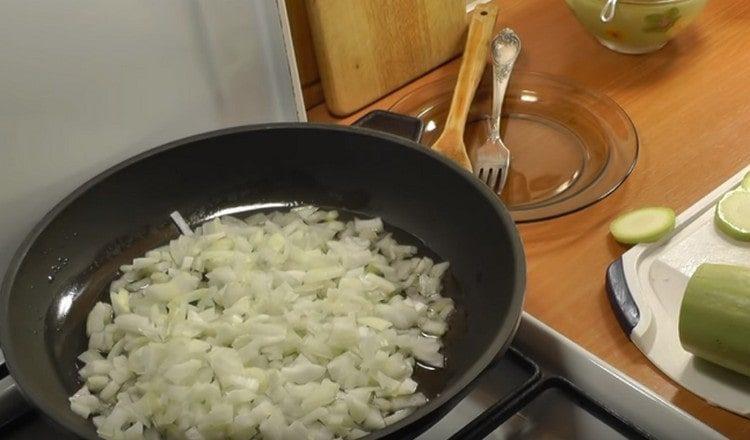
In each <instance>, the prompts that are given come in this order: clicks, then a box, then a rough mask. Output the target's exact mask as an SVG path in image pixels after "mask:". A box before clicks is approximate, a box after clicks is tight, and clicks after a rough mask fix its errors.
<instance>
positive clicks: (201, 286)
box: [70, 206, 454, 440]
mask: <svg viewBox="0 0 750 440" xmlns="http://www.w3.org/2000/svg"><path fill="white" fill-rule="evenodd" d="M172 217H173V218H174V219H175V221H176V222H177V224H178V225H179V226H180V227H181V229H182V231H183V233H184V234H185V235H181V236H179V237H178V238H177V239H175V240H172V241H171V242H170V243H169V244H168V245H166V246H163V247H160V248H158V249H154V250H152V251H149V252H147V253H146V254H145V255H144V256H142V257H139V258H135V259H134V260H133V262H132V263H131V264H126V265H123V266H121V270H122V272H123V274H122V276H121V277H120V278H119V279H117V280H115V281H114V282H113V283H112V284H111V286H110V292H109V298H110V303H109V304H107V303H102V302H100V303H97V304H96V305H95V306H94V308H93V309H92V310H91V312H90V313H89V316H88V319H87V321H86V334H87V335H88V336H89V347H88V350H87V351H85V352H83V353H82V354H81V355H80V356H79V357H78V359H79V360H80V361H81V362H83V364H84V365H83V367H82V368H81V369H80V370H79V375H80V377H81V379H82V380H83V386H82V387H81V388H80V390H79V391H77V392H76V393H75V394H74V395H73V396H72V397H71V398H70V407H71V409H72V410H73V411H74V412H75V413H76V414H78V415H80V416H81V417H84V418H88V417H92V421H93V423H94V424H95V425H96V427H97V433H98V434H99V435H100V436H101V437H103V438H105V439H124V440H131V439H141V438H145V439H159V438H185V439H191V440H202V439H222V438H232V439H252V438H268V439H321V440H322V439H333V438H345V439H354V438H360V437H362V436H365V435H367V434H368V433H369V432H372V431H374V430H378V429H381V428H383V427H385V426H386V425H388V424H391V423H395V422H396V421H398V420H401V419H402V418H404V417H406V416H407V415H409V414H410V413H411V412H412V411H413V410H414V409H415V408H417V407H419V406H422V405H424V404H425V403H426V402H427V398H426V397H425V395H424V394H422V393H421V392H418V391H417V389H418V384H417V382H416V381H414V379H413V378H412V375H413V373H414V368H415V364H416V361H419V362H422V363H424V364H429V365H432V366H434V367H442V366H443V365H444V362H445V360H444V358H443V355H442V354H441V353H440V350H441V348H442V342H441V340H440V336H441V335H443V334H445V332H446V331H447V330H448V322H447V320H448V317H449V315H450V313H451V311H452V310H453V308H454V306H453V301H452V300H451V299H450V298H447V297H442V296H440V289H441V284H442V277H443V275H444V274H445V272H446V271H447V269H448V263H447V262H441V263H437V264H435V263H434V262H433V261H432V260H431V259H430V258H427V257H420V256H416V255H415V254H416V252H417V249H416V248H415V247H413V246H409V245H404V244H400V243H398V242H397V241H396V240H395V239H394V238H393V237H392V236H391V235H390V234H387V233H385V232H384V226H383V222H382V221H381V220H380V219H378V218H375V219H355V220H353V221H351V222H348V223H344V222H341V221H339V220H338V213H336V212H335V211H322V210H319V209H317V208H315V207H312V206H303V207H298V208H295V209H293V210H291V211H290V212H286V213H281V212H274V213H262V214H255V215H253V216H251V217H249V218H248V219H246V220H245V221H243V220H240V219H236V218H233V217H222V218H216V219H213V220H211V221H209V222H207V223H205V224H203V225H202V226H200V227H198V228H196V230H195V231H191V230H190V229H189V227H188V226H187V223H185V222H184V220H183V219H182V217H181V216H179V214H178V213H176V214H175V215H173V216H172Z"/></svg>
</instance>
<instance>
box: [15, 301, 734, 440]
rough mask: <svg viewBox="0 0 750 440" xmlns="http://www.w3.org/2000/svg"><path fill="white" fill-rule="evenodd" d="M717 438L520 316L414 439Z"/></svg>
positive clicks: (37, 427)
mask: <svg viewBox="0 0 750 440" xmlns="http://www.w3.org/2000/svg"><path fill="white" fill-rule="evenodd" d="M2 373H3V374H7V372H2ZM52 437H54V438H56V439H61V440H62V439H73V438H75V437H73V436H71V435H70V434H67V433H65V432H62V431H61V430H59V429H58V428H56V427H55V426H53V425H52V424H51V423H50V422H48V421H47V420H45V419H44V418H43V416H41V415H40V414H39V413H37V412H31V413H28V414H26V415H25V416H23V417H22V418H20V419H18V420H16V421H15V422H13V423H12V424H11V425H8V426H6V427H5V428H3V429H0V438H3V439H43V438H52ZM720 438H724V437H722V436H721V435H720V434H719V433H717V432H716V431H713V430H712V429H711V428H709V427H708V426H706V425H704V424H703V423H701V422H700V421H698V420H696V419H695V418H693V417H692V416H690V415H688V414H687V413H685V412H683V411H682V410H680V409H678V408H677V407H675V406H673V405H672V404H671V403H669V402H667V401H665V400H663V399H662V398H660V397H659V396H657V395H655V394H653V393H652V392H650V391H648V390H647V389H645V388H644V387H643V386H641V385H640V384H638V383H636V382H634V381H633V380H632V379H630V378H628V377H626V376H624V375H622V374H621V373H619V372H618V371H616V370H614V369H613V368H612V367H611V366H610V365H608V364H606V363H604V362H602V361H601V360H600V359H598V358H596V357H594V356H593V355H591V354H590V353H588V352H586V351H585V350H583V349H582V348H581V347H579V346H577V345H576V344H574V343H572V342H571V341H570V340H568V339H566V338H564V337H563V336H562V335H560V334H558V333H556V332H555V331H554V330H552V329H551V328H549V327H547V326H546V325H544V324H543V323H541V322H540V321H538V320H537V319H535V318H533V317H532V316H530V315H527V314H524V317H523V319H522V320H521V325H520V327H519V330H518V334H517V336H516V338H515V339H514V341H513V344H512V346H511V348H510V349H509V350H508V351H507V352H506V353H505V355H504V356H502V357H499V358H497V359H496V360H495V361H494V362H493V363H492V364H491V366H490V367H489V368H488V369H487V370H486V371H485V372H484V373H483V374H482V376H481V378H480V379H479V381H478V384H477V386H476V387H475V388H474V389H473V390H472V391H471V392H470V393H469V394H468V395H467V397H466V398H464V399H463V400H462V401H461V402H460V403H459V404H458V405H457V406H456V407H455V408H454V409H453V410H452V411H450V412H449V413H448V414H447V415H446V416H445V417H444V418H443V419H442V420H440V421H439V422H438V423H437V424H435V425H434V426H433V427H431V428H430V429H429V430H427V431H426V432H425V433H423V434H422V435H420V436H419V437H418V440H445V439H450V440H464V439H488V440H500V439H577V440H586V439H592V440H593V439H596V440H599V439H681V440H682V439H720Z"/></svg>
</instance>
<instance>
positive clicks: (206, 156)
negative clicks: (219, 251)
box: [0, 112, 525, 439]
mask: <svg viewBox="0 0 750 440" xmlns="http://www.w3.org/2000/svg"><path fill="white" fill-rule="evenodd" d="M416 123H419V121H418V120H417V121H416ZM362 125H366V126H367V125H369V126H376V125H379V126H381V128H382V127H386V128H387V129H389V130H390V131H400V132H401V134H409V135H411V137H412V138H418V133H419V132H420V131H421V125H415V120H413V119H412V118H406V117H400V116H397V115H393V114H387V113H385V112H378V113H375V114H371V115H368V116H367V117H365V118H364V119H363V123H362ZM291 202H295V203H298V202H301V203H309V204H315V205H318V206H321V207H329V208H336V209H339V210H341V211H344V212H345V213H346V212H348V213H354V214H359V215H364V216H380V217H382V218H383V219H384V221H385V222H386V223H387V224H389V225H391V226H392V227H395V228H397V229H400V230H403V231H406V232H408V234H410V236H411V237H412V239H413V240H419V241H420V242H421V246H422V247H423V250H424V251H425V252H434V253H435V254H436V255H437V256H439V257H441V258H442V259H446V260H448V261H450V262H451V265H452V273H453V277H454V278H455V279H454V281H455V283H453V284H454V287H453V288H451V291H449V292H448V293H449V294H450V295H452V296H453V297H454V300H455V302H456V304H457V313H456V316H455V317H454V318H453V322H452V323H451V325H452V326H451V329H450V331H449V333H448V335H447V336H446V338H447V343H446V347H445V349H444V351H445V354H446V357H447V366H446V368H445V370H444V371H442V372H441V373H440V376H439V378H438V380H434V379H435V378H433V380H431V381H429V382H430V383H424V384H421V385H420V386H424V387H427V388H431V389H427V390H426V392H427V394H428V395H431V399H430V401H429V403H428V404H427V405H425V406H424V407H422V408H420V409H418V410H417V411H415V412H414V413H413V414H412V415H410V416H409V417H407V418H405V419H403V420H402V421H400V422H398V423H396V424H393V425H391V426H388V427H386V428H384V429H382V430H380V431H377V432H375V433H373V434H371V435H370V436H369V437H368V438H373V439H374V438H408V437H414V436H416V435H417V434H419V433H421V432H422V431H424V430H425V429H427V428H428V427H429V426H430V425H432V424H433V423H435V422H436V421H437V420H438V419H439V418H440V417H442V416H443V415H444V414H445V413H446V412H447V411H448V410H450V408H452V407H453V406H454V405H455V404H456V403H458V401H459V400H460V399H461V398H462V397H463V396H464V395H465V393H466V392H467V391H468V389H469V385H470V384H472V382H474V381H475V379H476V378H477V377H478V376H479V374H480V373H481V372H482V371H483V370H484V369H485V367H486V366H487V365H488V364H489V362H490V361H491V360H492V359H493V358H494V357H495V356H496V355H498V353H501V352H503V351H504V350H505V348H506V347H507V346H508V344H509V343H510V340H511V338H512V336H513V334H514V332H515V330H516V327H517V325H518V322H519V319H520V313H521V306H522V302H523V291H524V283H525V263H524V255H523V249H522V246H521V242H520V240H519V238H518V234H517V232H516V229H515V226H514V224H513V221H512V219H511V217H510V215H509V214H508V212H507V211H506V209H505V208H504V207H503V205H502V204H501V203H500V201H499V200H498V198H497V196H495V194H493V193H492V192H491V191H489V190H488V189H487V188H486V187H485V186H484V185H483V184H482V183H481V182H479V181H478V180H477V179H475V178H474V177H473V176H471V175H470V174H469V173H467V172H465V171H463V170H462V169H460V168H459V167H458V166H456V165H454V164H453V163H452V162H450V161H448V160H446V159H444V158H442V157H440V156H439V155H437V154H435V153H433V152H431V151H429V150H428V149H425V148H424V147H422V146H420V145H419V144H417V143H416V142H414V141H410V140H407V139H404V138H400V137H397V136H394V135H390V134H384V133H381V132H377V131H374V130H370V129H363V128H353V127H334V126H323V125H315V124H303V123H285V124H267V125H254V126H245V127H237V128H230V129H226V130H219V131H215V132H211V133H207V134H202V135H198V136H193V137H190V138H187V139H182V140H179V141H176V142H172V143H170V144H167V145H164V146H161V147H159V148H155V149H153V150H151V151H148V152H146V153H143V154H141V155H138V156H136V157H134V158H131V159H129V160H127V161H125V162H123V163H121V164H119V165H117V166H115V167H113V168H110V169H109V170H107V171H105V172H104V173H102V174H100V175H99V176H97V177H95V178H93V179H92V180H90V181H89V182H87V183H86V184H84V185H83V186H81V187H80V188H78V189H77V190H76V191H75V192H73V193H72V194H71V195H70V196H68V197H67V198H66V199H65V200H63V201H62V202H60V203H59V204H58V205H57V206H56V207H55V208H54V209H52V211H50V212H49V213H48V214H47V215H46V216H45V217H44V218H43V219H42V220H41V222H39V224H38V225H37V226H36V227H35V228H34V229H33V231H32V232H31V233H30V234H29V236H28V237H27V238H26V240H25V241H24V243H23V244H22V245H21V247H20V248H19V250H18V252H17V253H16V255H15V258H14V259H13V261H12V262H11V264H10V266H9V268H8V271H7V274H6V276H5V279H4V282H3V285H2V291H1V292H0V301H1V303H0V343H2V349H3V351H4V353H5V357H6V361H7V367H8V370H9V371H10V373H11V375H12V379H11V378H10V377H8V378H6V379H3V384H0V385H4V386H0V412H2V411H4V412H6V415H8V414H9V413H12V412H14V411H16V410H20V407H19V402H20V401H21V400H20V399H19V393H18V391H19V390H20V392H21V393H22V395H23V396H24V397H25V399H26V400H27V401H28V402H30V403H31V404H32V405H33V406H35V407H37V408H38V409H40V410H41V411H42V412H43V413H44V414H46V415H47V416H48V417H49V418H51V419H52V420H53V421H54V422H57V423H58V424H59V425H62V427H64V428H66V429H67V430H69V431H71V432H73V433H75V434H77V435H79V436H81V437H84V438H90V439H93V438H96V434H95V430H94V427H93V424H92V423H91V422H90V421H89V420H84V419H82V418H80V417H79V416H77V415H76V414H74V413H73V412H72V411H71V410H70V409H69V406H68V397H69V396H70V395H71V394H72V393H73V392H74V391H75V390H76V389H77V388H78V387H79V383H78V379H77V369H78V366H77V365H76V356H77V355H78V354H79V353H80V352H81V351H83V350H84V349H85V347H86V344H87V338H86V336H85V332H84V325H85V321H86V316H87V315H88V312H89V310H90V309H91V307H92V306H93V305H94V303H95V302H96V301H98V300H100V299H102V298H106V292H107V291H108V285H109V283H110V282H111V281H112V280H113V279H114V278H115V277H116V276H117V268H118V267H119V266H120V265H121V264H124V263H126V262H129V261H131V260H132V259H133V258H134V257H136V256H139V255H141V254H143V253H144V252H145V251H146V250H148V249H151V248H154V247H156V246H159V245H162V244H164V243H166V242H167V241H168V240H170V239H172V238H175V237H176V236H177V235H178V230H177V228H176V227H175V226H174V225H173V224H172V223H171V221H170V219H169V213H170V212H171V211H174V210H179V211H180V212H181V213H182V214H183V215H184V216H186V217H187V218H188V221H189V222H190V223H192V224H193V225H195V224H198V223H200V222H201V221H202V220H204V219H206V218H207V217H208V216H210V215H211V214H214V213H216V212H218V211H220V210H223V209H227V208H233V210H234V211H252V210H257V209H262V208H268V207H269V206H270V207H276V209H279V207H280V206H285V205H288V204H290V203H291ZM61 262H62V263H64V264H62V265H61V264H60V263H61ZM61 266H62V267H61ZM13 380H15V384H16V385H14V384H13V382H12V381H13Z"/></svg>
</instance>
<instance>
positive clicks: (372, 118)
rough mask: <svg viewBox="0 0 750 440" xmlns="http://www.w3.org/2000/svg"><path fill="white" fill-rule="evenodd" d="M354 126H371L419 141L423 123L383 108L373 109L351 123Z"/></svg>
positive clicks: (417, 119)
mask: <svg viewBox="0 0 750 440" xmlns="http://www.w3.org/2000/svg"><path fill="white" fill-rule="evenodd" d="M352 125H353V126H355V127H365V128H371V129H373V130H377V131H383V132H386V133H390V134H395V135H396V136H401V137H404V138H407V139H410V140H412V141H414V142H419V139H421V138H422V130H423V128H424V124H423V123H422V120H421V119H419V118H415V117H412V116H406V115H402V114H399V113H393V112H387V111H385V110H373V111H371V112H370V113H368V114H366V115H364V116H362V117H361V118H359V119H358V120H357V121H356V122H355V123H353V124H352Z"/></svg>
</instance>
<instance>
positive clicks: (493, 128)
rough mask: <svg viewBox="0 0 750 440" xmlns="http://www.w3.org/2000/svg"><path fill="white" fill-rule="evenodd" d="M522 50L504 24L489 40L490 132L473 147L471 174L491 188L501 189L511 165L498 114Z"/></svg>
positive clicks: (514, 34) (500, 112)
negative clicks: (490, 71)
mask: <svg viewBox="0 0 750 440" xmlns="http://www.w3.org/2000/svg"><path fill="white" fill-rule="evenodd" d="M519 52H521V40H520V39H519V38H518V35H516V33H515V32H514V31H513V29H510V28H505V29H503V30H502V31H500V33H499V34H498V35H497V36H496V37H495V38H494V39H493V40H492V73H493V78H494V81H493V84H492V119H491V120H490V135H489V137H488V138H487V140H485V141H484V143H483V144H482V145H480V146H479V147H477V148H476V149H475V151H474V174H475V175H476V176H477V177H478V178H479V180H481V181H483V182H484V183H486V184H487V186H489V187H490V188H492V190H493V191H495V192H496V193H497V194H500V193H501V192H502V191H503V187H504V186H505V182H506V180H508V171H509V169H510V151H509V150H508V148H507V147H506V146H505V144H504V143H503V140H502V139H500V117H501V115H502V108H503V99H504V98H505V91H506V89H507V88H508V80H509V79H510V72H511V70H513V64H514V63H515V62H516V58H518V54H519Z"/></svg>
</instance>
